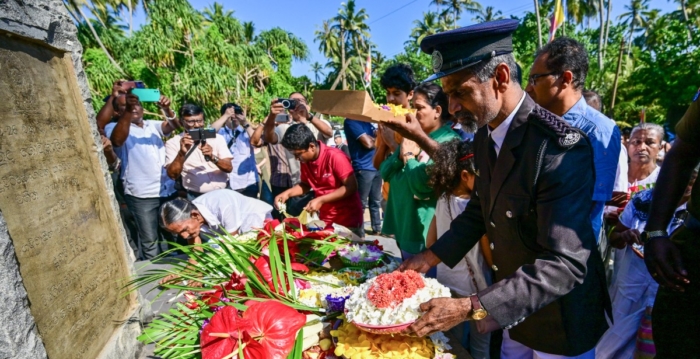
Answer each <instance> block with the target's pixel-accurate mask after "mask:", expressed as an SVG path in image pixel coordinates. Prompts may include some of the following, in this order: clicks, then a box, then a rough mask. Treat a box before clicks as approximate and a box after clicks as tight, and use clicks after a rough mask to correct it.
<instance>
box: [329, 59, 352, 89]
mask: <svg viewBox="0 0 700 359" xmlns="http://www.w3.org/2000/svg"><path fill="white" fill-rule="evenodd" d="M349 65H350V61H348V63H347V64H343V66H342V67H341V68H340V71H338V76H337V77H336V78H335V81H333V85H332V86H331V91H333V90H335V88H336V86H338V82H339V81H340V78H341V77H343V78H344V77H345V70H346V69H347V68H348V66H349ZM343 90H345V88H343Z"/></svg>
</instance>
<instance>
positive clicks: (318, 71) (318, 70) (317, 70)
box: [311, 61, 325, 85]
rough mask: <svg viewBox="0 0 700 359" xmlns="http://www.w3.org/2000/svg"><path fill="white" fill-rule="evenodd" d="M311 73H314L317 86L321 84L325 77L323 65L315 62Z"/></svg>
mask: <svg viewBox="0 0 700 359" xmlns="http://www.w3.org/2000/svg"><path fill="white" fill-rule="evenodd" d="M311 72H313V73H314V82H315V83H316V85H318V84H319V82H321V81H320V79H321V76H325V74H324V73H323V65H321V64H320V63H319V62H318V61H316V62H314V63H313V64H311Z"/></svg>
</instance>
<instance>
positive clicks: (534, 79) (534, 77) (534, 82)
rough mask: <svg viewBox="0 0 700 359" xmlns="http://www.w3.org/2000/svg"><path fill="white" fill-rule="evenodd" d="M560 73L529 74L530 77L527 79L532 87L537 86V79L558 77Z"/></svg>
mask: <svg viewBox="0 0 700 359" xmlns="http://www.w3.org/2000/svg"><path fill="white" fill-rule="evenodd" d="M559 75H560V73H558V72H548V73H546V74H530V77H529V78H528V82H529V83H530V85H532V86H537V79H538V78H540V77H545V76H559Z"/></svg>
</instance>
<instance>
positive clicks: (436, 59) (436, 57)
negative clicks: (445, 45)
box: [433, 50, 442, 73]
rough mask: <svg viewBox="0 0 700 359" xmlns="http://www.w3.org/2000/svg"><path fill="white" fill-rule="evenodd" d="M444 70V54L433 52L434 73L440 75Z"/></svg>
mask: <svg viewBox="0 0 700 359" xmlns="http://www.w3.org/2000/svg"><path fill="white" fill-rule="evenodd" d="M441 68H442V54H441V53H440V51H437V50H435V51H433V72H435V73H438V72H440V69H441Z"/></svg>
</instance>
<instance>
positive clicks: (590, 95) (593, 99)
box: [583, 90, 603, 111]
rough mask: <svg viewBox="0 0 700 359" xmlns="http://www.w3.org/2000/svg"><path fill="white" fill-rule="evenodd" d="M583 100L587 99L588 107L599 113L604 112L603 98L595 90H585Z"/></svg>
mask: <svg viewBox="0 0 700 359" xmlns="http://www.w3.org/2000/svg"><path fill="white" fill-rule="evenodd" d="M583 98H584V99H586V103H587V104H588V106H591V107H593V108H595V109H596V110H598V111H603V98H602V97H600V95H599V94H598V93H597V92H595V91H593V90H584V91H583Z"/></svg>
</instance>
